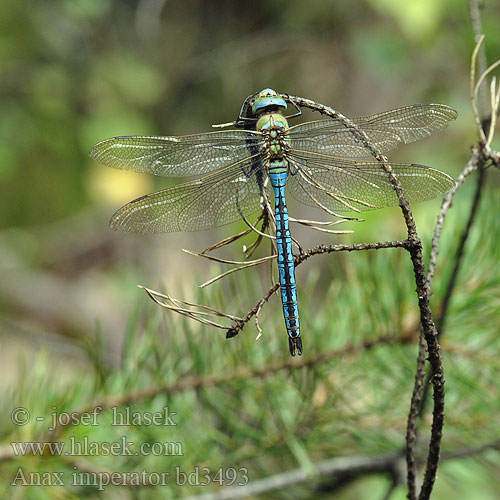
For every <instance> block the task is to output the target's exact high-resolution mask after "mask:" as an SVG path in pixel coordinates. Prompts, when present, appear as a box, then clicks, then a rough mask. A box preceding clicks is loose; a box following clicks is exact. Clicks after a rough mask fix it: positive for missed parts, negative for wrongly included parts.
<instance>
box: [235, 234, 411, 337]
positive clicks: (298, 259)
mask: <svg viewBox="0 0 500 500" xmlns="http://www.w3.org/2000/svg"><path fill="white" fill-rule="evenodd" d="M408 246H409V242H408V241H407V240H403V241H400V240H397V241H381V242H378V243H357V244H349V245H328V246H327V245H319V246H317V247H315V248H311V249H309V250H306V251H305V252H302V253H301V254H299V255H296V256H295V257H294V264H295V267H297V266H299V265H300V264H302V262H304V261H306V260H307V259H309V258H310V257H312V256H313V255H321V254H325V253H332V252H353V251H357V250H378V249H381V248H407V247H408ZM278 289H279V284H278V283H276V284H275V285H273V286H272V287H271V288H269V290H268V291H267V292H266V293H265V294H264V296H263V297H262V298H261V299H260V300H259V301H258V302H257V304H256V305H255V306H254V307H253V308H252V309H251V310H250V311H248V313H247V314H246V315H245V316H244V317H243V318H242V319H241V320H236V321H234V323H233V325H232V326H231V327H230V328H229V329H228V330H227V333H226V338H228V339H229V338H233V337H236V335H238V334H239V333H240V331H241V330H242V329H243V327H244V326H245V325H246V324H247V323H248V322H249V321H250V320H251V319H252V318H253V317H254V316H255V314H256V313H257V312H258V311H260V309H261V308H262V306H263V305H264V304H265V303H266V302H268V301H269V299H270V298H271V297H272V295H273V294H274V293H276V292H277V291H278Z"/></svg>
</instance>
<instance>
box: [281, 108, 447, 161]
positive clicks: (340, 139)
mask: <svg viewBox="0 0 500 500" xmlns="http://www.w3.org/2000/svg"><path fill="white" fill-rule="evenodd" d="M456 117H457V112H456V111H455V110H454V109H453V108H450V107H449V106H445V105H444V104H413V105H412V106H406V107H404V108H399V109H393V110H392V111H385V112H384V113H379V114H376V115H371V116H360V117H357V118H351V120H352V121H353V122H354V123H355V124H356V125H357V126H358V127H360V128H361V129H362V130H363V131H364V132H366V134H367V135H368V137H369V139H370V141H371V142H372V143H373V144H374V145H375V146H376V147H377V148H378V149H379V150H380V151H381V152H382V153H384V152H387V151H390V150H392V149H394V148H396V147H397V146H398V145H399V144H400V143H405V144H408V143H410V142H414V141H418V140H419V139H422V138H424V137H427V136H428V135H430V134H431V133H432V132H433V131H434V130H440V129H443V128H445V127H446V126H447V125H448V123H449V122H450V121H452V120H454V119H455V118H456ZM289 138H290V141H289V142H290V146H291V147H292V148H294V149H298V150H302V151H311V152H318V153H323V154H328V155H332V156H338V157H348V158H359V157H368V156H370V153H369V152H368V151H367V149H366V148H365V147H364V146H363V144H362V143H360V142H359V140H357V138H356V136H355V135H353V134H352V132H351V131H349V129H348V128H346V127H345V125H343V122H342V120H340V119H330V120H319V121H314V122H307V123H303V124H300V125H296V126H294V127H291V128H290V132H289Z"/></svg>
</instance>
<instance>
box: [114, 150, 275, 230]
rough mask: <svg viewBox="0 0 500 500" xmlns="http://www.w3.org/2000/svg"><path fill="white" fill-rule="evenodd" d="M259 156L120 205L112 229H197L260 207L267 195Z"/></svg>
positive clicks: (249, 213) (215, 225) (218, 224)
mask: <svg viewBox="0 0 500 500" xmlns="http://www.w3.org/2000/svg"><path fill="white" fill-rule="evenodd" d="M261 165H262V163H261V160H260V157H259V156H258V155H257V156H255V157H250V158H247V159H245V160H244V161H241V162H238V163H236V164H233V165H230V166H229V167H226V168H225V169H224V170H221V171H219V172H216V173H213V174H211V175H208V176H206V177H203V178H201V179H199V180H195V181H192V182H187V183H185V184H180V185H177V186H173V187H170V188H167V189H163V190H161V191H157V192H156V193H152V194H147V195H145V196H142V197H140V198H138V199H137V200H134V201H131V202H130V203H128V204H127V205H124V206H123V207H122V208H120V209H119V210H118V211H117V212H116V213H115V214H114V215H113V217H112V218H111V221H110V226H111V227H112V228H113V229H118V228H119V227H121V228H122V229H123V230H125V231H127V232H130V233H137V234H145V233H168V232H173V231H197V230H201V229H209V228H213V227H217V226H222V225H224V224H229V223H230V222H234V221H236V220H238V219H241V218H242V216H245V217H246V216H249V215H251V214H253V213H255V212H257V211H258V210H260V207H261V197H262V194H263V193H265V194H266V195H267V196H268V197H269V196H270V190H269V188H268V186H267V184H268V182H267V174H266V172H265V169H263V168H262V166H261Z"/></svg>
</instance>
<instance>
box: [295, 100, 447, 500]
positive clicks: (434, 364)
mask: <svg viewBox="0 0 500 500" xmlns="http://www.w3.org/2000/svg"><path fill="white" fill-rule="evenodd" d="M286 97H287V98H288V99H290V100H291V101H292V102H294V103H296V104H297V105H298V106H304V107H308V108H310V109H314V110H316V111H319V112H320V113H323V114H325V115H327V116H330V117H331V118H336V119H339V120H340V121H341V122H342V123H343V125H344V126H345V127H346V128H347V129H348V130H349V131H350V132H351V133H352V135H353V136H354V137H355V138H356V139H358V140H359V142H360V143H361V144H363V145H364V146H365V148H366V149H367V151H369V152H370V153H371V154H372V155H373V156H374V158H375V159H376V160H377V161H379V162H380V166H381V168H382V169H383V170H384V171H385V172H386V173H387V175H388V177H389V180H390V181H391V184H392V186H393V188H394V191H395V193H396V195H397V197H398V201H399V206H400V207H401V211H402V213H403V217H404V220H405V223H406V228H407V231H408V243H409V244H408V246H407V247H406V249H407V250H408V252H409V253H410V258H411V261H412V263H413V272H414V274H415V282H416V285H417V295H418V305H419V309H420V323H421V325H422V333H423V336H424V338H425V341H426V343H427V350H428V353H429V356H428V359H429V363H430V366H431V371H432V384H433V387H434V410H433V420H432V428H431V438H430V441H429V451H428V455H427V463H426V468H425V473H424V480H423V483H422V488H421V490H420V495H419V500H427V499H428V498H429V497H430V494H431V492H432V488H433V486H434V481H435V479H436V473H437V467H438V463H439V450H440V447H441V437H442V430H443V424H444V372H443V362H442V360H441V355H440V349H439V344H438V341H437V331H436V326H435V324H434V321H433V318H432V311H431V308H430V301H429V289H428V287H427V279H426V276H425V266H424V261H423V255H422V242H421V241H420V238H419V237H418V234H417V228H416V225H415V221H414V219H413V214H412V212H411V209H410V205H409V203H408V199H407V198H406V196H405V194H404V191H403V188H402V187H401V184H400V182H399V180H398V179H397V177H396V176H395V175H394V173H393V172H392V169H391V166H390V164H389V162H388V160H387V158H386V157H385V156H384V155H382V153H381V152H380V151H378V150H377V148H376V147H375V146H373V144H372V143H371V141H370V140H369V137H368V136H367V135H366V133H365V132H363V130H361V129H360V128H359V127H358V126H357V125H356V124H355V123H354V122H352V121H351V120H349V119H348V118H346V117H345V116H343V115H342V114H340V113H338V112H337V111H335V110H333V109H332V108H329V107H327V106H324V105H321V104H318V103H315V102H314V101H311V100H309V99H303V98H300V97H296V96H286ZM417 372H418V368H417ZM414 392H415V391H414ZM412 451H413V450H412V448H411V447H410V453H411V452H412ZM408 468H409V469H410V464H409V467H408ZM408 489H409V491H410V492H415V478H414V476H413V474H411V473H409V474H408ZM409 499H410V500H416V495H415V494H413V496H409Z"/></svg>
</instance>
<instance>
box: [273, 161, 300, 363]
mask: <svg viewBox="0 0 500 500" xmlns="http://www.w3.org/2000/svg"><path fill="white" fill-rule="evenodd" d="M287 175H288V172H287V167H286V165H284V164H283V163H281V162H279V163H275V164H274V166H273V168H272V169H270V172H269V176H270V178H271V184H272V186H273V188H274V194H275V203H276V204H275V215H276V244H277V247H278V270H279V277H280V290H281V302H282V304H283V316H284V318H285V325H286V330H287V333H288V345H289V348H290V354H291V355H292V356H295V355H296V354H297V353H298V354H299V355H301V354H302V339H301V337H300V323H299V307H298V304H297V286H296V284H295V264H294V262H293V253H292V238H291V234H290V228H289V224H288V210H287V207H286V201H285V184H286V179H287Z"/></svg>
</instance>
